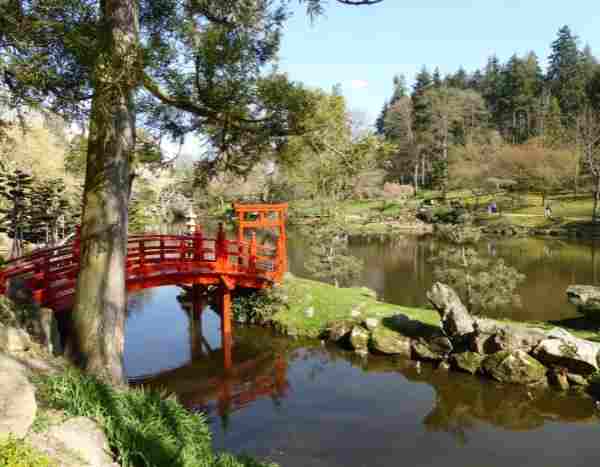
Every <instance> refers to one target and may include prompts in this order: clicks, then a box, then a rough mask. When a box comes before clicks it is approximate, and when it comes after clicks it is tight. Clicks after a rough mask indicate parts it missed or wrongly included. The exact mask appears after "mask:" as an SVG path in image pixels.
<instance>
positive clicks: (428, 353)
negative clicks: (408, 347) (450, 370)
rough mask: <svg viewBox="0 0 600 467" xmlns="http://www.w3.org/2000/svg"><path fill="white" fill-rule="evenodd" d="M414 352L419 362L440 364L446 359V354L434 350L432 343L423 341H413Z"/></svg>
mask: <svg viewBox="0 0 600 467" xmlns="http://www.w3.org/2000/svg"><path fill="white" fill-rule="evenodd" d="M412 350H413V355H414V357H415V358H416V359H417V360H426V361H431V362H439V361H441V360H443V359H444V354H442V353H440V352H437V351H436V350H434V349H433V348H432V345H431V343H429V342H427V341H425V340H423V339H419V340H417V341H413V344H412Z"/></svg>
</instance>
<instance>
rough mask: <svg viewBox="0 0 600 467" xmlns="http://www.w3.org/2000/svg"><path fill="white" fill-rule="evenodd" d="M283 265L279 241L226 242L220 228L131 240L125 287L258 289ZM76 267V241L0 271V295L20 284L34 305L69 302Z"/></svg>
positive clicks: (13, 262) (277, 278) (282, 247)
mask: <svg viewBox="0 0 600 467" xmlns="http://www.w3.org/2000/svg"><path fill="white" fill-rule="evenodd" d="M241 238H244V237H241ZM286 261H287V252H286V251H285V242H281V241H277V242H276V245H275V246H269V245H260V244H258V242H257V240H256V235H255V234H252V237H251V239H250V240H246V239H245V238H244V239H243V240H242V239H240V238H238V240H228V239H227V238H226V236H225V232H224V230H223V227H222V226H220V228H219V231H218V233H217V236H216V237H214V238H211V237H205V236H204V235H203V233H202V231H201V230H199V229H197V230H196V232H195V233H194V234H191V235H151V234H150V235H132V236H130V237H129V240H128V249H127V262H126V272H127V283H128V288H130V285H132V284H134V283H137V284H138V286H139V284H140V282H141V283H143V282H144V281H152V280H154V281H155V282H156V283H158V282H159V281H157V279H158V278H161V277H162V278H163V279H164V277H165V276H171V277H172V278H173V282H172V283H177V280H181V282H183V283H188V282H192V283H211V281H214V280H218V278H219V277H223V276H228V277H229V278H230V279H231V280H232V281H233V282H239V280H241V279H245V280H246V281H250V282H249V283H252V284H254V285H253V286H254V287H257V288H260V287H261V286H266V285H267V284H270V283H272V282H278V281H280V280H281V279H282V278H283V274H284V273H285V268H286ZM79 263H80V244H79V239H78V237H76V238H75V241H73V242H72V243H70V244H67V245H64V246H60V247H57V248H48V249H42V250H37V251H35V252H33V253H31V254H29V255H27V256H23V257H20V258H16V259H13V260H11V261H9V262H7V263H6V264H5V265H4V267H3V268H2V269H0V294H6V292H7V289H8V287H9V284H10V282H11V281H20V282H21V285H23V286H25V287H26V288H28V289H29V290H30V291H31V293H32V295H33V299H34V300H35V301H36V302H38V303H39V304H41V305H44V306H48V307H50V308H53V307H54V305H55V304H57V303H64V302H65V301H69V300H72V296H73V295H74V293H75V283H76V280H77V275H78V273H79ZM203 278H204V280H203ZM142 288H143V287H142Z"/></svg>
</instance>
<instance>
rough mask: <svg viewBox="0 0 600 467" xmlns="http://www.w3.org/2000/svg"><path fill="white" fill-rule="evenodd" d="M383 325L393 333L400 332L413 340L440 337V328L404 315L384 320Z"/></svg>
mask: <svg viewBox="0 0 600 467" xmlns="http://www.w3.org/2000/svg"><path fill="white" fill-rule="evenodd" d="M381 324H383V326H384V327H386V328H388V329H391V330H392V331H396V332H399V333H401V334H403V335H405V336H408V337H412V338H419V337H423V338H430V337H436V336H439V335H440V328H439V327H438V326H432V325H431V324H426V323H423V322H421V321H416V320H414V319H410V318H409V317H408V316H406V315H403V314H398V315H394V316H390V317H389V318H383V320H382V321H381Z"/></svg>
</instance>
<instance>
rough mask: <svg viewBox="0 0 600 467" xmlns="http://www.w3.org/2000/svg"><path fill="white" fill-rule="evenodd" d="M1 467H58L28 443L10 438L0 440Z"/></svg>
mask: <svg viewBox="0 0 600 467" xmlns="http://www.w3.org/2000/svg"><path fill="white" fill-rule="evenodd" d="M0 467H57V464H56V463H55V462H53V461H52V460H51V459H50V458H49V457H48V456H46V455H45V454H43V453H41V452H39V451H38V450H36V449H34V448H33V447H31V446H29V445H28V444H27V442H26V441H23V440H19V439H16V438H13V437H9V438H7V439H4V440H0Z"/></svg>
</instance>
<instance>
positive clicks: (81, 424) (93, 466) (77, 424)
mask: <svg viewBox="0 0 600 467" xmlns="http://www.w3.org/2000/svg"><path fill="white" fill-rule="evenodd" d="M47 436H48V438H50V439H51V440H56V441H57V442H59V443H61V444H62V445H63V446H64V447H66V448H67V449H69V450H71V451H74V452H75V453H76V454H77V455H78V456H79V457H80V458H81V460H82V461H83V462H84V465H89V466H90V467H109V466H113V465H115V464H113V461H112V457H111V455H110V449H109V446H108V442H107V441H106V436H104V433H103V431H102V430H101V429H100V427H99V426H98V424H97V423H96V422H94V421H93V420H90V419H89V418H85V417H77V418H72V419H70V420H67V421H66V422H64V423H62V424H60V425H56V426H53V427H51V428H50V429H49V430H48V433H47Z"/></svg>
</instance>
